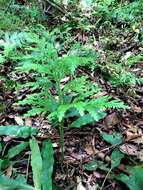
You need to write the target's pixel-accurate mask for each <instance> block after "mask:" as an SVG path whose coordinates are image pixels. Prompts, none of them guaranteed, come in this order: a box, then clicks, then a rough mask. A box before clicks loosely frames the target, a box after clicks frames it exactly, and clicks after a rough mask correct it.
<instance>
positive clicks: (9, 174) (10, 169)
mask: <svg viewBox="0 0 143 190" xmlns="http://www.w3.org/2000/svg"><path fill="white" fill-rule="evenodd" d="M11 175H12V165H10V166H9V167H8V168H7V169H6V176H7V177H11Z"/></svg>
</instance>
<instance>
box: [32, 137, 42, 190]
mask: <svg viewBox="0 0 143 190" xmlns="http://www.w3.org/2000/svg"><path fill="white" fill-rule="evenodd" d="M30 148H31V166H32V172H33V181H34V186H35V190H41V175H42V157H41V153H40V149H39V146H38V143H37V141H36V140H35V139H34V138H33V139H31V140H30Z"/></svg>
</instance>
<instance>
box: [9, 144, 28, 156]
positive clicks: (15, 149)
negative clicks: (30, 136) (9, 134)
mask: <svg viewBox="0 0 143 190" xmlns="http://www.w3.org/2000/svg"><path fill="white" fill-rule="evenodd" d="M28 145H29V142H22V143H21V144H19V145H16V146H15V147H12V148H11V149H9V150H8V158H9V159H11V158H13V157H14V156H16V155H18V154H19V153H20V152H21V151H23V150H24V149H25V148H26V147H27V146H28Z"/></svg>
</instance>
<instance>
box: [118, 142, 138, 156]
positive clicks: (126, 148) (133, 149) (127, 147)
mask: <svg viewBox="0 0 143 190" xmlns="http://www.w3.org/2000/svg"><path fill="white" fill-rule="evenodd" d="M119 149H120V151H121V152H122V153H124V154H127V155H131V156H137V155H138V150H137V149H138V147H137V146H135V145H133V144H128V143H126V144H123V145H121V146H120V147H119Z"/></svg>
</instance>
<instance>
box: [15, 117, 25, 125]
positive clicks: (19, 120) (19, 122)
mask: <svg viewBox="0 0 143 190" xmlns="http://www.w3.org/2000/svg"><path fill="white" fill-rule="evenodd" d="M14 120H15V121H16V123H17V124H18V125H24V121H23V119H22V118H21V117H18V116H15V117H14Z"/></svg>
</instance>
